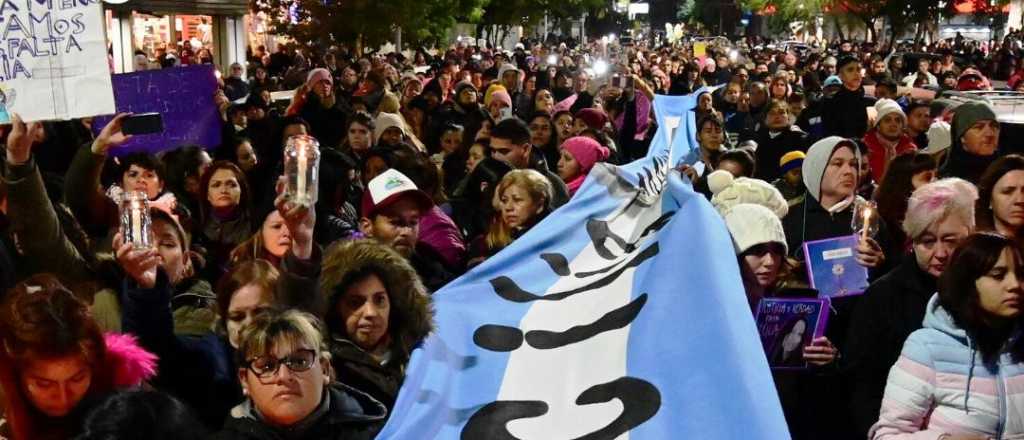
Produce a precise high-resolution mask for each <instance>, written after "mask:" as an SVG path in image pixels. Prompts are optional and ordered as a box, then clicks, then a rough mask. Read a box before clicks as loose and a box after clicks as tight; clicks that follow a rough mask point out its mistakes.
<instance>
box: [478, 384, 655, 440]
mask: <svg viewBox="0 0 1024 440" xmlns="http://www.w3.org/2000/svg"><path fill="white" fill-rule="evenodd" d="M614 399H618V400H619V401H620V402H622V414H619V417H617V418H616V419H615V420H612V422H611V423H609V424H608V425H606V426H605V427H603V428H601V429H599V430H597V431H594V432H591V433H589V434H586V435H584V436H582V437H576V438H575V439H572V440H615V439H616V438H618V437H619V436H620V435H622V434H625V433H627V432H629V431H630V430H631V429H633V428H636V427H637V426H640V425H642V424H643V423H644V422H646V421H648V420H650V419H651V417H654V415H655V414H657V413H658V410H659V409H661V393H660V392H659V391H658V388H656V387H655V386H654V385H652V384H651V383H650V382H647V381H646V380H643V379H637V378H635V377H628V376H627V377H621V378H619V379H616V380H613V381H611V382H608V383H603V384H599V385H594V386H592V387H590V388H588V389H587V390H585V391H583V393H581V394H580V395H579V397H578V398H577V399H576V404H577V405H580V406H583V405H593V404H596V403H607V402H611V401H612V400H614ZM547 412H548V404H547V403H545V402H542V401H539V400H517V401H497V402H492V403H489V404H487V405H485V406H484V407H483V408H481V409H480V410H479V411H477V412H476V414H473V417H470V418H469V421H468V422H466V426H465V427H464V428H463V429H462V437H461V438H462V440H520V439H519V438H518V437H516V436H513V435H512V433H510V432H509V431H508V424H509V422H512V421H514V420H519V419H528V418H534V417H540V416H543V415H544V414H547ZM551 440H558V439H551Z"/></svg>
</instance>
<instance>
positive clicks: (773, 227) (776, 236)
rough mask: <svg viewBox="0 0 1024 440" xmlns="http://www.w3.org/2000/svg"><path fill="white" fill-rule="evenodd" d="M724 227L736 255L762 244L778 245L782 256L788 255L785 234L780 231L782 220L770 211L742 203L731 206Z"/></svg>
mask: <svg viewBox="0 0 1024 440" xmlns="http://www.w3.org/2000/svg"><path fill="white" fill-rule="evenodd" d="M725 226H726V227H727V228H729V233H730V234H732V242H733V245H735V246H736V255H740V254H742V253H744V252H746V251H747V250H748V249H750V248H752V247H754V246H757V245H759V244H764V243H779V244H781V245H782V248H783V249H784V254H789V248H788V247H787V246H786V232H785V231H784V230H783V229H782V220H779V217H778V216H777V215H775V213H774V212H772V210H770V209H768V208H766V207H764V206H761V205H757V204H753V203H742V204H739V205H736V206H733V207H732V209H730V210H729V212H728V213H727V214H725Z"/></svg>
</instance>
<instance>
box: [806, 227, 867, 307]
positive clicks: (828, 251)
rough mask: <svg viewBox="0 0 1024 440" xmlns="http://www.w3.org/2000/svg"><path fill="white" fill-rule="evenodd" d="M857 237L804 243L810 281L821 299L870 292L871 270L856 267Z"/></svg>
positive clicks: (859, 266)
mask: <svg viewBox="0 0 1024 440" xmlns="http://www.w3.org/2000/svg"><path fill="white" fill-rule="evenodd" d="M856 255H857V236H856V235H848V236H844V237H834V238H827V239H825V240H817V241H808V242H806V243H804V259H805V261H806V263H807V279H808V280H810V283H811V287H812V288H814V289H816V290H817V291H818V295H819V297H823V298H837V297H843V296H850V295H860V294H862V293H864V291H865V290H867V288H868V269H867V268H866V267H864V266H861V265H860V264H857V259H856Z"/></svg>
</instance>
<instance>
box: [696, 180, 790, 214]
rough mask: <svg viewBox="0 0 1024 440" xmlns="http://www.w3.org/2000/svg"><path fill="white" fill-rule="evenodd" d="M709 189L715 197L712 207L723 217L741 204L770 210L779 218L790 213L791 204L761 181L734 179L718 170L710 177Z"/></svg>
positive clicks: (776, 190)
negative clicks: (749, 204) (751, 204)
mask: <svg viewBox="0 0 1024 440" xmlns="http://www.w3.org/2000/svg"><path fill="white" fill-rule="evenodd" d="M708 187H709V188H710V189H711V192H712V193H714V196H712V197H711V205H712V206H714V207H715V209H717V210H718V213H719V214H720V215H722V216H723V217H724V216H725V215H726V214H728V213H729V211H730V210H731V209H732V208H733V207H735V206H737V205H740V204H745V203H753V204H757V205H761V206H764V207H765V208H768V209H769V210H770V211H771V212H773V213H775V215H776V216H778V217H779V218H783V217H785V216H786V213H787V212H789V204H788V203H786V198H785V197H783V196H782V193H780V192H779V190H778V189H777V188H775V187H774V186H772V185H771V184H769V183H768V182H765V181H763V180H759V179H751V178H748V177H738V178H734V177H733V175H732V173H730V172H728V171H725V170H718V171H715V172H713V173H711V174H709V175H708Z"/></svg>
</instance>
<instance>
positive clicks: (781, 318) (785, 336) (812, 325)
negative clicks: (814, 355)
mask: <svg viewBox="0 0 1024 440" xmlns="http://www.w3.org/2000/svg"><path fill="white" fill-rule="evenodd" d="M828 304H829V301H828V299H814V298H809V299H781V298H765V299H762V300H761V303H760V304H759V305H758V308H757V330H758V333H760V335H761V343H762V345H763V346H764V352H765V356H767V357H768V365H769V366H771V367H772V368H773V369H802V368H807V366H808V365H807V362H805V361H804V358H803V348H804V347H806V346H808V345H810V344H811V341H813V340H814V338H818V337H821V336H823V335H824V334H825V325H826V324H827V322H828V308H829V306H828Z"/></svg>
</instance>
